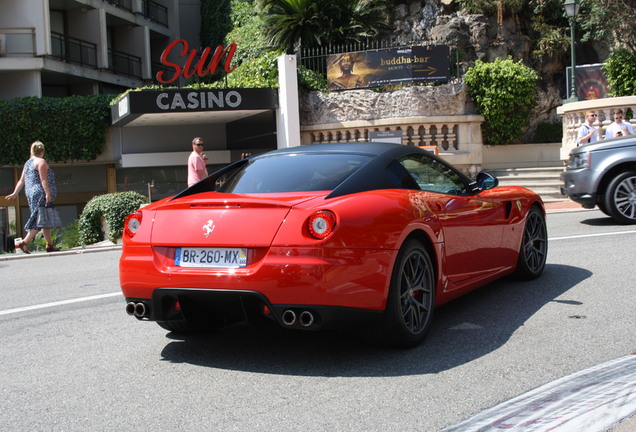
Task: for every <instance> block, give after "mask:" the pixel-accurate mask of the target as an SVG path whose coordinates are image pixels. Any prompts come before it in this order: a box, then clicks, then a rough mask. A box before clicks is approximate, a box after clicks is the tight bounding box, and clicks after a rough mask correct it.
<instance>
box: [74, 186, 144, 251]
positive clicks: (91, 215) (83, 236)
mask: <svg viewBox="0 0 636 432" xmlns="http://www.w3.org/2000/svg"><path fill="white" fill-rule="evenodd" d="M147 202H148V198H147V197H145V196H143V195H141V194H139V193H137V192H132V191H130V192H115V193H111V194H106V195H98V196H96V197H94V198H93V199H91V200H90V201H89V202H88V203H87V204H86V207H84V211H82V214H81V215H80V218H79V234H80V243H81V244H82V245H83V246H86V245H89V244H93V243H98V242H100V241H102V239H103V238H104V232H103V231H102V223H101V218H104V220H105V221H106V223H107V224H108V227H109V232H108V240H110V241H112V242H113V243H115V242H116V241H117V239H119V238H120V237H121V234H122V231H123V230H124V220H125V219H126V216H128V215H129V214H130V213H132V212H134V211H135V210H137V209H138V208H139V207H140V206H141V205H142V204H145V203H147Z"/></svg>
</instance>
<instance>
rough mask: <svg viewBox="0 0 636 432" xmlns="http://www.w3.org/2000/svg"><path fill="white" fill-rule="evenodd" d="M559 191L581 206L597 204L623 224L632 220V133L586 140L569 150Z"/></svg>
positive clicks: (635, 215)
mask: <svg viewBox="0 0 636 432" xmlns="http://www.w3.org/2000/svg"><path fill="white" fill-rule="evenodd" d="M561 180H563V183H564V187H562V188H561V193H562V194H563V195H567V196H568V197H570V199H571V200H572V201H574V202H577V203H579V204H581V205H582V206H583V207H585V208H594V206H598V208H600V209H601V211H602V212H603V213H605V214H606V215H608V216H610V217H612V218H613V219H614V220H616V221H618V222H620V223H624V224H636V136H629V137H624V138H615V139H611V140H607V141H599V142H596V143H593V144H586V145H582V146H580V147H577V148H575V149H573V150H572V151H571V152H570V159H569V161H568V167H567V170H566V171H565V172H563V173H562V174H561Z"/></svg>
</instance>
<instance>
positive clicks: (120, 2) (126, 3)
mask: <svg viewBox="0 0 636 432" xmlns="http://www.w3.org/2000/svg"><path fill="white" fill-rule="evenodd" d="M108 3H110V4H112V5H113V6H117V7H118V8H120V9H125V10H127V11H129V12H132V0H108Z"/></svg>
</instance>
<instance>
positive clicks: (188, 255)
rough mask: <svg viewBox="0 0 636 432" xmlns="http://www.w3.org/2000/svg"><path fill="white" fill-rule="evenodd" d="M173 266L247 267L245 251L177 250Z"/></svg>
mask: <svg viewBox="0 0 636 432" xmlns="http://www.w3.org/2000/svg"><path fill="white" fill-rule="evenodd" d="M174 265H176V266H180V267H199V268H238V267H245V266H246V265H247V249H241V248H186V247H180V248H177V252H176V254H175V257H174Z"/></svg>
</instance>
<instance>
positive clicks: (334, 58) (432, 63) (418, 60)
mask: <svg viewBox="0 0 636 432" xmlns="http://www.w3.org/2000/svg"><path fill="white" fill-rule="evenodd" d="M449 79H450V48H449V47H448V46H439V45H436V46H410V47H401V48H390V49H381V50H372V51H355V52H347V53H340V54H332V55H330V56H329V57H328V58H327V81H328V86H329V89H330V90H344V89H353V88H365V87H377V86H384V85H396V84H404V83H428V82H446V81H448V80H449Z"/></svg>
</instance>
